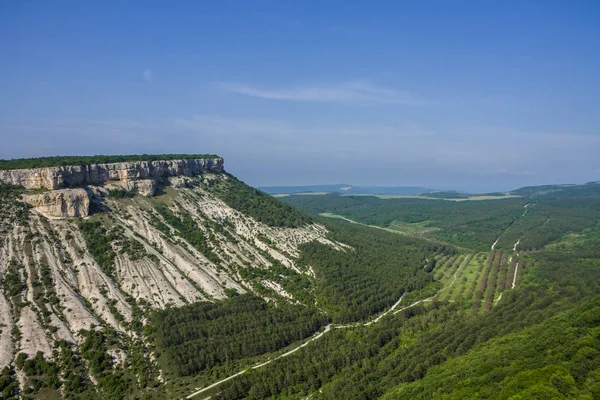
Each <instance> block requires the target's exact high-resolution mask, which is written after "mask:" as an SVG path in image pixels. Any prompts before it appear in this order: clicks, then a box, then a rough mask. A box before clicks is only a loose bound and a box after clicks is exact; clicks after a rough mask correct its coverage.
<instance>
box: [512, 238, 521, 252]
mask: <svg viewBox="0 0 600 400" xmlns="http://www.w3.org/2000/svg"><path fill="white" fill-rule="evenodd" d="M519 243H521V239H519V240H517V243H515V245H514V246H513V251H517V246H518V245H519Z"/></svg>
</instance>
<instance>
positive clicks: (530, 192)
mask: <svg viewBox="0 0 600 400" xmlns="http://www.w3.org/2000/svg"><path fill="white" fill-rule="evenodd" d="M259 189H260V190H262V191H263V192H265V193H268V194H271V195H283V194H287V195H307V194H336V193H337V194H349V195H350V194H353V195H366V194H371V195H395V196H424V197H430V198H437V199H467V198H470V197H474V196H475V197H476V196H480V197H481V196H490V197H502V196H506V195H512V196H523V197H555V196H559V197H565V196H570V195H573V196H578V197H581V196H588V195H589V196H596V195H598V192H599V191H600V182H588V183H585V184H559V185H542V186H525V187H522V188H519V189H515V190H512V191H509V192H492V193H467V192H462V191H455V190H437V189H431V188H426V187H421V186H353V185H347V184H334V185H305V186H263V187H259Z"/></svg>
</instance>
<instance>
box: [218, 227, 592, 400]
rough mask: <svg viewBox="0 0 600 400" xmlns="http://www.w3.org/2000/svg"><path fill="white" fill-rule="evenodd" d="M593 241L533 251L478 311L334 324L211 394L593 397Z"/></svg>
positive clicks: (436, 306) (413, 311) (443, 308)
mask: <svg viewBox="0 0 600 400" xmlns="http://www.w3.org/2000/svg"><path fill="white" fill-rule="evenodd" d="M599 240H600V230H598V228H596V229H592V230H588V231H586V233H585V235H584V236H582V237H580V238H578V240H577V241H576V242H575V243H572V242H568V245H569V246H574V247H576V248H577V249H578V250H581V253H579V254H577V253H576V252H573V251H567V250H565V249H566V247H564V248H563V247H560V246H559V247H557V248H555V249H550V250H547V251H545V252H543V253H540V254H538V255H536V256H537V257H539V265H540V267H539V269H538V268H535V269H531V270H528V271H527V274H526V275H525V277H524V284H523V285H521V286H520V287H518V288H516V289H514V290H511V291H509V292H506V293H505V294H504V296H503V298H502V302H500V303H499V304H498V305H497V307H494V308H493V309H492V310H491V311H490V312H489V313H487V314H485V315H479V316H477V315H471V316H470V315H468V314H466V313H465V311H464V309H462V308H461V306H460V305H459V304H456V303H447V302H434V303H432V304H430V305H417V306H414V307H412V308H409V309H407V310H404V311H402V312H401V313H400V314H398V315H395V316H390V317H386V318H384V319H383V320H382V321H381V322H380V323H379V324H376V325H372V326H369V327H357V328H353V329H347V330H342V329H340V330H335V331H334V332H332V333H331V334H329V335H326V336H325V337H323V339H321V340H319V341H315V342H313V343H311V344H310V345H309V346H307V347H306V348H304V349H302V350H301V351H300V352H298V354H295V355H294V356H291V357H289V358H287V359H281V360H277V361H276V362H274V363H272V364H270V365H268V366H266V367H265V368H263V369H261V370H257V371H252V372H251V373H247V374H244V375H242V376H240V377H238V378H236V379H234V380H232V381H229V382H226V383H224V384H222V385H221V386H220V387H219V393H216V394H215V396H216V398H219V399H242V398H250V399H261V398H267V397H270V396H293V397H296V396H307V395H311V396H312V397H311V398H315V399H319V398H324V399H347V398H353V399H372V398H377V397H381V396H384V395H386V396H387V397H386V398H390V399H391V398H394V399H395V398H398V399H401V398H418V399H430V398H499V399H500V398H512V397H511V396H513V395H514V396H520V397H515V398H523V399H526V398H540V399H541V398H565V397H566V398H574V397H581V398H586V396H587V398H596V397H597V396H598V393H599V392H598V390H599V389H600V386H599V385H598V383H599V382H600V380H599V379H598V376H599V372H600V370H599V368H600V357H598V355H600V336H599V334H600V330H599V329H600V328H598V326H599V324H600V297H599V296H598V295H597V293H598V292H599V291H600V274H598V269H599V268H600V261H599V260H600V246H598V241H599ZM566 245H567V244H565V246H566ZM571 248H572V247H571ZM536 265H538V264H536ZM557 393H558V394H557ZM536 396H537V397H536Z"/></svg>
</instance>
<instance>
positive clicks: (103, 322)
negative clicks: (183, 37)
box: [0, 155, 600, 399]
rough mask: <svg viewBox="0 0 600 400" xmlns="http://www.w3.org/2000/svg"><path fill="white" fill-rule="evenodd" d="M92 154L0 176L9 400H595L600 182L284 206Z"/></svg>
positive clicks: (1, 344)
mask: <svg viewBox="0 0 600 400" xmlns="http://www.w3.org/2000/svg"><path fill="white" fill-rule="evenodd" d="M102 157H103V156H98V157H95V158H94V157H92V158H83V159H82V158H73V159H69V158H48V159H42V160H35V159H28V160H21V161H16V162H13V164H10V162H4V163H0V165H3V166H4V167H5V168H11V169H6V170H5V171H3V172H1V173H0V178H1V180H3V181H4V182H5V183H0V201H1V204H0V205H1V207H0V210H1V211H0V213H1V214H0V276H1V277H2V279H1V285H2V286H1V287H2V290H1V292H0V311H1V313H0V325H1V327H0V350H1V351H0V370H2V375H1V376H0V393H2V394H1V398H6V399H11V398H18V397H21V398H31V399H51V398H78V399H79V398H81V399H97V398H102V399H104V398H108V399H123V398H127V399H153V398H154V399H163V398H198V399H204V398H208V397H210V398H211V399H242V398H253V399H262V398H290V399H299V398H314V399H319V398H323V399H337V398H339V399H346V398H365V399H367V398H369V399H370V398H386V399H392V398H423V399H425V398H457V397H471V398H480V397H485V398H509V397H511V396H525V397H523V398H529V397H530V396H532V395H533V394H535V395H536V396H543V393H546V394H550V395H552V396H554V395H556V393H558V395H560V396H564V397H566V398H568V397H580V396H581V397H582V398H585V397H586V396H588V397H589V398H593V397H594V396H596V395H598V394H600V383H598V382H600V375H598V371H599V368H600V364H598V360H600V357H596V355H597V354H600V353H598V352H599V351H600V341H599V340H598V332H597V331H598V329H597V326H598V323H600V320H598V315H599V314H598V310H599V309H600V305H599V304H598V302H599V298H598V292H599V290H600V279H598V277H599V276H600V274H598V268H600V264H599V262H600V261H599V260H600V254H599V253H598V249H600V246H598V244H599V243H600V225H599V221H600V214H599V211H598V210H600V208H598V205H600V190H598V185H582V186H581V187H580V186H567V187H560V186H557V187H555V188H548V187H544V188H542V189H540V190H537V191H536V190H535V188H524V189H519V190H517V191H515V192H514V193H515V194H514V195H511V196H507V198H503V199H500V200H499V199H495V198H492V199H481V200H479V201H460V202H457V201H453V200H440V199H422V198H390V199H382V198H378V197H375V196H338V195H307V196H302V195H294V196H287V197H281V198H279V199H276V198H273V197H271V196H269V195H267V194H265V193H263V192H261V191H259V190H256V189H254V188H252V187H249V186H247V185H246V184H244V183H243V182H241V181H239V180H238V179H237V178H235V177H234V176H232V175H230V174H228V173H227V172H225V170H224V167H223V165H224V164H223V160H222V159H220V158H218V157H217V156H212V155H209V156H203V155H180V157H181V158H178V157H177V155H164V156H162V157H161V156H160V155H157V156H152V157H147V158H148V159H147V160H145V159H144V157H141V156H115V157H116V158H112V159H111V158H108V159H106V158H102ZM197 157H200V158H197ZM202 157H204V158H202ZM87 162H89V163H90V164H85V163H87ZM92 162H96V164H91V163H92ZM69 163H74V165H69ZM78 163H83V164H78ZM13 167H15V168H16V169H12V168H13ZM19 167H23V168H29V167H30V168H29V169H18V168H19ZM280 200H283V201H280ZM292 206H294V207H295V208H292ZM556 327H560V329H558V328H556ZM541 332H547V334H542V333H541ZM563 335H566V336H565V338H568V340H569V345H568V346H567V347H568V349H567V350H565V351H563V350H561V348H562V347H564V346H565V342H564V341H563V338H562V336H563ZM564 340H566V339H564ZM529 345H533V346H534V347H535V348H539V349H544V351H542V352H536V353H531V351H529V350H528V348H527V346H529ZM492 355H493V358H490V357H491V356H492ZM511 360H512V361H511ZM583 365H585V368H584V367H583ZM453 371H456V374H458V375H456V374H455V373H454V372H453ZM457 376H460V382H457V381H456V379H458V378H457ZM597 378H598V379H597ZM532 393H533V394H532ZM540 393H542V394H540ZM558 395H556V396H558ZM590 396H591V397H590Z"/></svg>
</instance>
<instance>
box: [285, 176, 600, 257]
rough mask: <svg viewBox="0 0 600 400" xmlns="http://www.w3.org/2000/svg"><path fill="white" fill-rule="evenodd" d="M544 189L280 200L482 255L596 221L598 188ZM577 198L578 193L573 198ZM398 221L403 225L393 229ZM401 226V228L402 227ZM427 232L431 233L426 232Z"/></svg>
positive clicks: (538, 243)
mask: <svg viewBox="0 0 600 400" xmlns="http://www.w3.org/2000/svg"><path fill="white" fill-rule="evenodd" d="M576 188H577V189H573V188H571V189H569V190H562V191H558V190H556V191H548V192H544V193H545V194H544V195H541V194H539V193H538V192H536V193H538V195H537V197H535V198H529V197H520V198H507V199H501V200H481V201H459V202H457V201H448V200H426V199H415V198H397V199H380V198H378V197H374V196H340V195H324V196H289V197H284V198H282V199H281V200H283V201H285V202H287V203H289V204H291V205H292V206H294V207H296V208H298V209H299V210H303V211H305V212H307V213H311V214H313V215H314V214H319V213H325V212H328V213H333V214H338V215H341V216H344V217H346V218H349V219H352V220H354V221H357V222H360V223H363V224H367V225H376V226H380V227H386V228H391V229H400V230H402V228H405V227H406V224H413V225H415V226H416V228H415V229H416V230H417V232H418V230H419V229H421V230H423V232H424V233H423V234H422V235H421V236H425V237H428V238H431V239H437V240H442V241H446V242H450V243H453V244H456V245H458V246H462V247H466V248H470V249H474V250H480V251H485V250H487V249H489V248H490V246H491V245H492V244H493V243H494V242H495V241H496V240H498V243H497V245H498V246H499V247H500V248H505V249H512V248H513V246H514V244H515V243H516V242H517V241H520V242H519V246H520V248H521V249H539V248H541V247H543V246H544V245H546V244H548V243H551V242H552V241H554V240H557V239H559V238H560V237H561V236H562V235H564V234H566V233H577V232H581V231H582V230H584V229H587V228H591V227H593V226H594V225H595V224H596V223H597V221H598V220H600V189H599V188H600V185H592V184H590V185H583V186H582V187H579V186H577V187H576ZM575 194H578V195H581V196H577V197H573V196H575ZM397 223H401V225H400V227H399V228H398V227H397ZM402 224H404V225H402ZM427 228H430V229H429V231H425V230H426V229H427Z"/></svg>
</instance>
